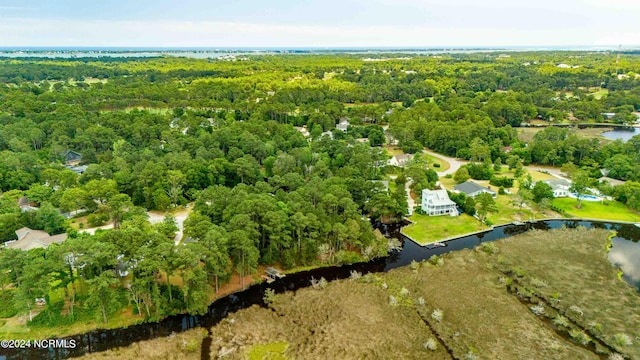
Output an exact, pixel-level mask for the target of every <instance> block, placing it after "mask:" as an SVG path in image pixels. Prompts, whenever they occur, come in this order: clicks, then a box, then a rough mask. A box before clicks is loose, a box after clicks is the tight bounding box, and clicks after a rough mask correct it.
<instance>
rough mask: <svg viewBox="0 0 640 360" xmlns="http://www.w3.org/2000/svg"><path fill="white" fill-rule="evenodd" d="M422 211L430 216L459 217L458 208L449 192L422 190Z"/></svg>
mask: <svg viewBox="0 0 640 360" xmlns="http://www.w3.org/2000/svg"><path fill="white" fill-rule="evenodd" d="M421 207H422V211H424V212H425V214H427V215H429V216H437V215H450V216H457V215H458V207H457V206H456V203H454V202H453V201H452V200H451V199H449V194H447V190H429V189H424V190H422V204H421Z"/></svg>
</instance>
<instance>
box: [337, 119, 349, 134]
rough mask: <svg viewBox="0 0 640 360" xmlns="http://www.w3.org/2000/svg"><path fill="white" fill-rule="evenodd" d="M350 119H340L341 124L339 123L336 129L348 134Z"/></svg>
mask: <svg viewBox="0 0 640 360" xmlns="http://www.w3.org/2000/svg"><path fill="white" fill-rule="evenodd" d="M349 125H350V124H349V119H347V118H340V122H338V125H336V129H338V130H340V131H343V132H347V129H348V128H349Z"/></svg>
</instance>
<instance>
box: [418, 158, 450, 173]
mask: <svg viewBox="0 0 640 360" xmlns="http://www.w3.org/2000/svg"><path fill="white" fill-rule="evenodd" d="M421 156H422V157H423V158H425V159H427V160H428V161H429V167H430V168H432V169H433V170H435V171H446V170H449V168H450V167H451V165H450V164H449V162H448V161H445V160H442V159H438V158H437V157H433V156H431V155H429V154H421ZM433 164H439V165H440V167H434V166H433Z"/></svg>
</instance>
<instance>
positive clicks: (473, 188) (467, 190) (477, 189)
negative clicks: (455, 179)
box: [453, 181, 498, 197]
mask: <svg viewBox="0 0 640 360" xmlns="http://www.w3.org/2000/svg"><path fill="white" fill-rule="evenodd" d="M453 189H454V190H455V191H456V192H461V193H464V194H465V195H467V196H469V197H476V196H478V195H480V194H482V193H487V194H490V195H491V196H493V197H496V196H498V194H497V193H496V192H495V191H493V190H491V189H490V188H487V187H484V186H481V185H478V184H476V183H475V182H473V181H466V182H463V183H462V184H458V185H456V186H455V187H454V188H453Z"/></svg>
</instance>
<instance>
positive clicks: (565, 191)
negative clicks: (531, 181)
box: [543, 179, 571, 197]
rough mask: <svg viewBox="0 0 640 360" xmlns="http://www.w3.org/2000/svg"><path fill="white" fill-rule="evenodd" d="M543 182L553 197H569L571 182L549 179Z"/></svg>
mask: <svg viewBox="0 0 640 360" xmlns="http://www.w3.org/2000/svg"><path fill="white" fill-rule="evenodd" d="M543 182H544V183H546V184H548V185H549V186H551V190H553V197H567V196H569V188H570V187H571V182H570V181H569V180H564V179H549V180H544V181H543Z"/></svg>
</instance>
